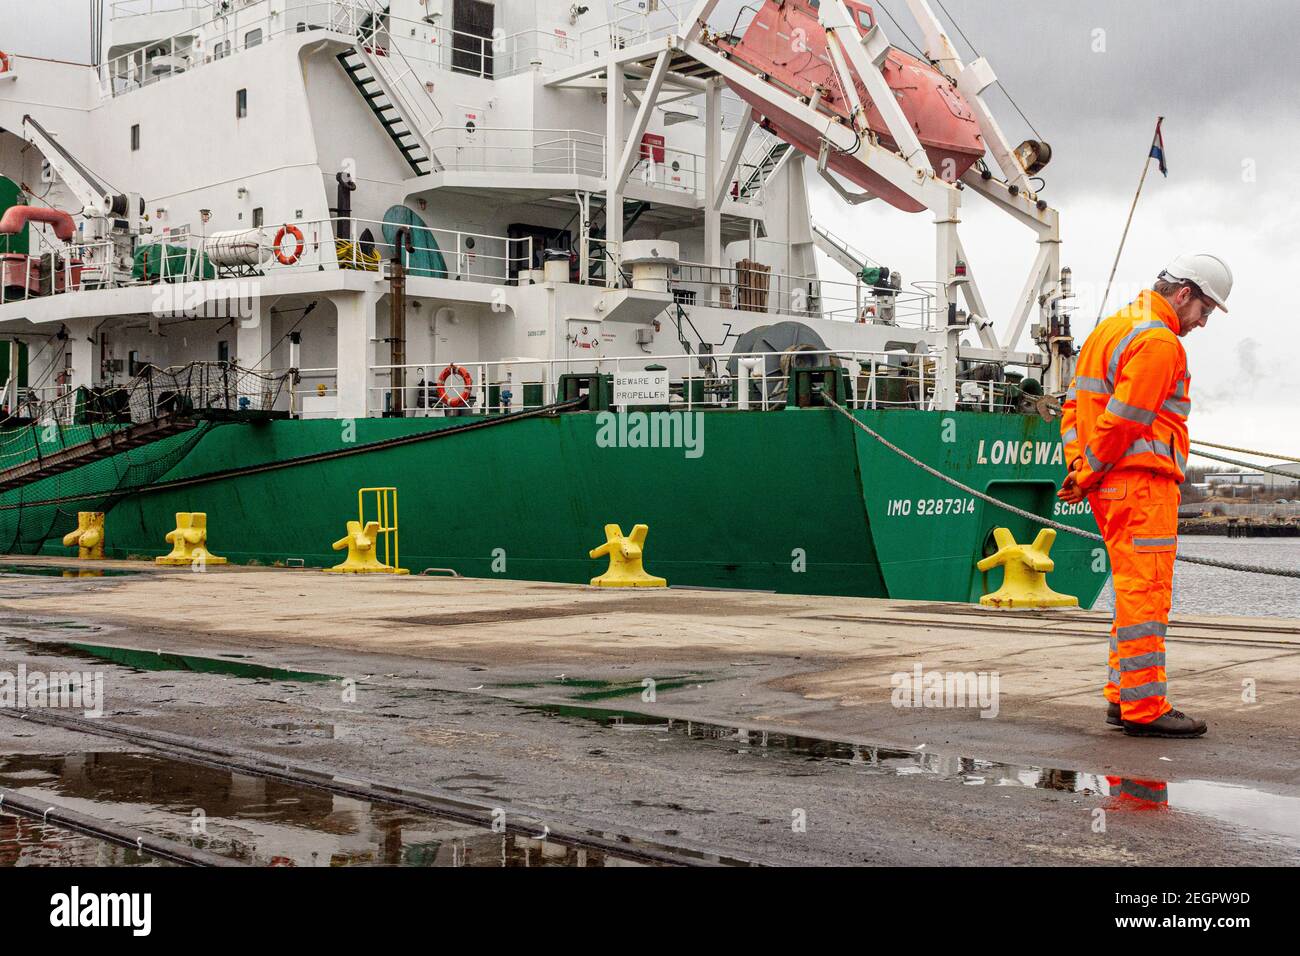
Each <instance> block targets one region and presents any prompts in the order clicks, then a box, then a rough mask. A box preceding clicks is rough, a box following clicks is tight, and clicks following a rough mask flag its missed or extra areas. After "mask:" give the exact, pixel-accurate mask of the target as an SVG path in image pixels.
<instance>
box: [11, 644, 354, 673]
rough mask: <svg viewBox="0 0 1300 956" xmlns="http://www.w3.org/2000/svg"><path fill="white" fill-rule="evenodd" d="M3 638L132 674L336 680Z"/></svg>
mask: <svg viewBox="0 0 1300 956" xmlns="http://www.w3.org/2000/svg"><path fill="white" fill-rule="evenodd" d="M5 637H6V638H8V640H11V641H21V642H22V643H23V645H25V646H24V648H23V649H24V650H25V651H27V652H29V653H32V654H43V655H47V656H50V657H72V658H76V659H78V660H82V661H95V660H99V661H108V662H109V663H110V664H117V665H119V666H122V667H128V668H130V669H131V670H135V671H190V672H192V673H196V674H222V675H225V676H227V677H247V678H252V679H256V680H282V681H295V682H299V683H318V682H322V681H332V680H338V679H339V678H338V677H335V676H334V675H333V674H316V673H312V672H311V671H295V670H287V669H285V668H283V667H271V666H269V665H267V664H249V663H244V662H241V661H238V660H228V659H225V658H224V657H221V656H219V657H198V656H195V655H193V654H170V653H165V652H163V651H142V650H137V649H135V648H131V647H110V646H109V645H107V644H81V643H73V642H71V641H69V642H64V641H33V640H28V639H27V638H24V637H18V636H17V635H14V634H7V635H5ZM239 656H242V655H239Z"/></svg>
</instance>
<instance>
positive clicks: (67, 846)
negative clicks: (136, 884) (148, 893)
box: [0, 812, 177, 869]
mask: <svg viewBox="0 0 1300 956" xmlns="http://www.w3.org/2000/svg"><path fill="white" fill-rule="evenodd" d="M176 865H177V864H174V863H172V862H170V861H169V860H160V859H158V858H157V857H153V856H150V855H149V854H147V853H142V852H140V851H139V850H137V849H135V848H134V847H123V846H118V845H117V844H116V843H109V842H108V841H107V840H100V839H97V838H95V837H92V836H87V835H85V834H82V833H74V832H73V831H71V830H64V829H61V828H59V827H56V826H54V825H53V824H49V823H42V822H41V821H40V820H33V819H32V818H31V817H25V816H18V815H17V814H12V813H4V812H0V869H3V868H4V867H9V866H176Z"/></svg>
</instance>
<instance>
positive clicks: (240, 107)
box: [235, 90, 248, 119]
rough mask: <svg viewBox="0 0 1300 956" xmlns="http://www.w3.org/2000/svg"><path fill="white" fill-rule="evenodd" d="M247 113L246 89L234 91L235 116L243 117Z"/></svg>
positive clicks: (237, 117)
mask: <svg viewBox="0 0 1300 956" xmlns="http://www.w3.org/2000/svg"><path fill="white" fill-rule="evenodd" d="M247 115H248V90H239V91H238V92H236V93H235V118H236V119H243V118H244V117H245V116H247Z"/></svg>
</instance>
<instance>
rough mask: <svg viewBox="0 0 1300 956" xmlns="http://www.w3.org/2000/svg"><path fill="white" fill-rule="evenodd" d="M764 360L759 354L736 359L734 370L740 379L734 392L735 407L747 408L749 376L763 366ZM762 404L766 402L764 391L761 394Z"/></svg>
mask: <svg viewBox="0 0 1300 956" xmlns="http://www.w3.org/2000/svg"><path fill="white" fill-rule="evenodd" d="M765 365H766V362H765V360H764V359H763V357H762V356H761V355H759V356H750V357H749V358H738V359H736V372H737V376H738V378H739V379H740V382H739V386H738V389H737V392H736V407H737V408H740V409H748V408H749V377H750V376H751V375H753V374H754V372H755V371H756V370H757V369H758V368H759V367H760V366H765ZM762 399H763V402H764V404H766V402H767V395H766V393H764V394H763V396H762Z"/></svg>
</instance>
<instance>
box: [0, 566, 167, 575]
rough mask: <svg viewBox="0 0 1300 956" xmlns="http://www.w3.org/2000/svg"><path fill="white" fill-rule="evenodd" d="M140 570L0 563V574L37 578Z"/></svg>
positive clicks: (129, 572) (117, 573)
mask: <svg viewBox="0 0 1300 956" xmlns="http://www.w3.org/2000/svg"><path fill="white" fill-rule="evenodd" d="M142 573H144V572H142V571H128V570H126V569H124V568H70V567H67V566H65V565H54V564H0V576H5V577H8V576H22V577H38V578H121V577H129V576H131V575H133V574H142Z"/></svg>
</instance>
